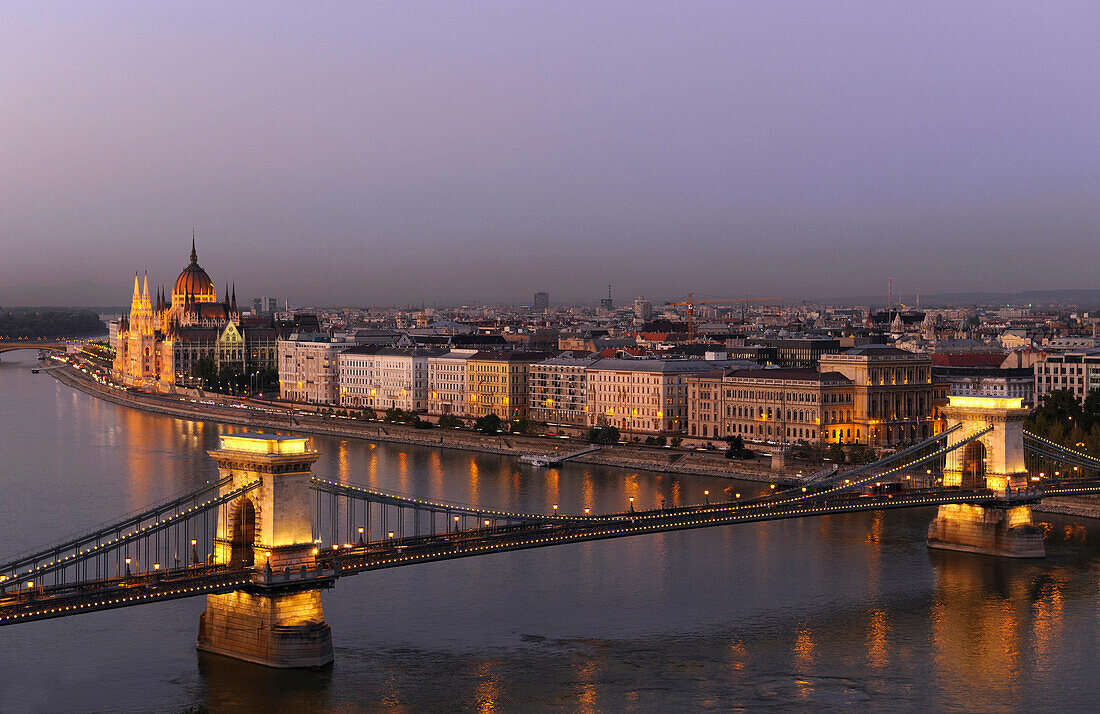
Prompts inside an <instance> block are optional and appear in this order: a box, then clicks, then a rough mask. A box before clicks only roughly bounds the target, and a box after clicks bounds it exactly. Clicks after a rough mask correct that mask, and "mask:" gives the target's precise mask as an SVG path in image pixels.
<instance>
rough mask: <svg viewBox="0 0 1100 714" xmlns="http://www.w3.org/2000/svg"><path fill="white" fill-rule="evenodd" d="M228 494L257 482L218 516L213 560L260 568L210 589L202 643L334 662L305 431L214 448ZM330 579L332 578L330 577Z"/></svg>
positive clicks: (256, 655) (285, 661) (294, 663)
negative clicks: (233, 584)
mask: <svg viewBox="0 0 1100 714" xmlns="http://www.w3.org/2000/svg"><path fill="white" fill-rule="evenodd" d="M210 455H211V456H213V457H214V459H215V460H216V461H217V462H218V470H219V472H220V475H221V476H222V477H223V478H225V477H231V479H232V480H231V481H230V482H229V483H227V484H225V485H224V486H223V487H222V493H231V492H233V491H235V490H237V489H240V488H242V487H245V486H248V485H249V484H252V483H254V482H256V481H259V482H260V485H259V487H258V488H255V489H254V490H252V491H250V492H247V493H245V494H244V495H242V496H241V497H240V498H238V499H236V500H235V501H233V502H231V503H230V505H229V509H228V514H227V515H228V517H227V518H219V519H218V531H217V537H216V538H215V551H214V559H215V561H216V562H218V563H224V564H226V565H228V566H229V567H230V568H239V567H242V566H251V565H253V564H255V565H256V566H257V567H256V569H255V571H254V575H253V579H252V582H251V583H250V584H249V585H247V586H246V587H244V588H242V589H240V590H236V591H234V592H230V593H226V594H219V595H208V596H207V601H206V612H204V613H203V615H202V619H201V620H200V623H199V641H198V648H199V649H201V650H207V651H209V652H216V653H218V654H223V655H228V656H230V657H235V658H237V659H243V660H247V661H249V662H256V663H259V664H264V665H268V666H270V667H308V666H318V665H323V664H328V663H329V662H331V661H332V633H331V630H330V629H329V626H328V624H326V623H325V620H324V612H323V610H322V608H321V591H320V589H319V588H320V587H323V586H324V584H325V583H326V581H325V580H324V579H323V578H317V577H316V576H315V573H316V570H317V563H316V558H315V553H316V551H315V550H314V543H313V526H312V523H311V520H310V507H309V504H310V479H311V475H310V466H311V465H312V464H313V462H314V461H316V460H317V456H318V455H317V452H316V451H311V450H309V449H308V447H307V439H305V438H302V437H290V436H272V435H267V434H252V433H250V434H234V435H229V436H223V437H222V448H221V449H220V450H218V451H211V452H210ZM328 582H329V584H331V581H328Z"/></svg>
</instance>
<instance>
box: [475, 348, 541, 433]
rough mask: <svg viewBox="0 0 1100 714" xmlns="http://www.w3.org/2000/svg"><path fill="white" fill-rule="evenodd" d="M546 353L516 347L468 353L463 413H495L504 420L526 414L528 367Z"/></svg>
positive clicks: (479, 414) (481, 415) (486, 414)
mask: <svg viewBox="0 0 1100 714" xmlns="http://www.w3.org/2000/svg"><path fill="white" fill-rule="evenodd" d="M548 356H549V355H548V354H547V353H546V352H522V351H518V350H517V351H514V352H491V351H482V352H477V353H475V354H473V355H471V356H470V358H469V359H468V360H467V361H466V389H467V390H468V391H467V394H466V413H467V414H468V415H469V416H472V417H475V418H480V417H483V416H488V415H489V414H496V415H497V416H498V417H500V418H501V419H503V420H505V421H507V420H510V419H522V418H524V417H526V416H527V411H528V410H527V405H528V402H529V399H528V396H527V377H528V369H529V367H530V365H531V364H532V363H534V362H540V361H542V360H544V359H546V358H547V357H548Z"/></svg>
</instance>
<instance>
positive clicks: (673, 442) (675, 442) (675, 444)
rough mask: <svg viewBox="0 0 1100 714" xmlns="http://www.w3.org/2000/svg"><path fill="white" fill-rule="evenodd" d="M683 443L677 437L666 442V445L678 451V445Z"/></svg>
mask: <svg viewBox="0 0 1100 714" xmlns="http://www.w3.org/2000/svg"><path fill="white" fill-rule="evenodd" d="M682 443H684V440H683V439H682V438H680V437H678V436H674V437H672V440H671V441H669V442H668V445H669V446H671V447H672V448H674V449H679V448H680V444H682Z"/></svg>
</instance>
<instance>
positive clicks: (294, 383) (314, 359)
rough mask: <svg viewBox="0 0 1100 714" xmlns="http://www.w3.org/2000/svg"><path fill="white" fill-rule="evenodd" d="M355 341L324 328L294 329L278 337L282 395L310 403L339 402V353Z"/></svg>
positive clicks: (282, 396) (283, 397)
mask: <svg viewBox="0 0 1100 714" xmlns="http://www.w3.org/2000/svg"><path fill="white" fill-rule="evenodd" d="M351 346H352V345H351V344H349V343H347V342H340V341H334V340H333V339H332V337H331V336H330V335H328V334H327V333H324V332H295V333H293V334H291V335H290V336H289V337H287V338H286V339H280V340H278V346H277V349H278V354H279V398H280V399H286V400H288V401H292V402H306V403H309V404H336V403H337V400H338V395H339V372H338V370H337V364H338V360H337V356H338V355H339V354H340V353H341V352H343V351H344V350H346V349H348V348H349V347H351Z"/></svg>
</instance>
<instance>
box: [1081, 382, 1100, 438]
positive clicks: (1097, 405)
mask: <svg viewBox="0 0 1100 714" xmlns="http://www.w3.org/2000/svg"><path fill="white" fill-rule="evenodd" d="M1081 411H1082V412H1083V414H1082V419H1083V420H1084V422H1085V423H1084V424H1082V425H1081V428H1082V429H1091V428H1092V427H1094V426H1095V425H1097V424H1100V389H1093V390H1090V391H1089V394H1088V396H1087V397H1085V404H1084V406H1083V407H1082V409H1081Z"/></svg>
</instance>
